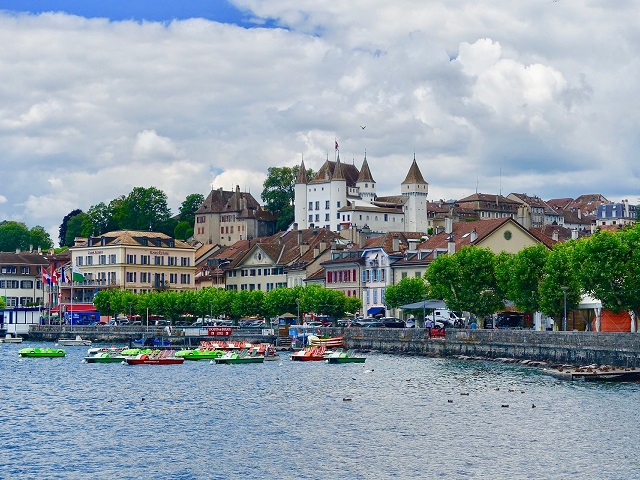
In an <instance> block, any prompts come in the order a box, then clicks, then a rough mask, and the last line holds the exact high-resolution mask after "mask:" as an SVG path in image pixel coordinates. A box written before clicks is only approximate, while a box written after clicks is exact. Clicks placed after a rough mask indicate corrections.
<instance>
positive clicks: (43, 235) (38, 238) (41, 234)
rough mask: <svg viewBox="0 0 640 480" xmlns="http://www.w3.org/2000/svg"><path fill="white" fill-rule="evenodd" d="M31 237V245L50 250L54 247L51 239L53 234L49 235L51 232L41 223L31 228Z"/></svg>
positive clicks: (35, 247)
mask: <svg viewBox="0 0 640 480" xmlns="http://www.w3.org/2000/svg"><path fill="white" fill-rule="evenodd" d="M29 237H30V239H29V247H33V248H34V249H42V250H49V249H50V248H52V247H53V240H51V235H49V232H47V231H46V230H45V229H44V227H41V226H40V225H36V226H35V227H33V228H32V229H31V230H29Z"/></svg>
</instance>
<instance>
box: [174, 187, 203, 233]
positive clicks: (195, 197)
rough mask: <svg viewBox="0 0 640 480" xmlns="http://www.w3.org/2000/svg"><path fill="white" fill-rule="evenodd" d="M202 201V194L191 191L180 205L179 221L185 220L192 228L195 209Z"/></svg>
mask: <svg viewBox="0 0 640 480" xmlns="http://www.w3.org/2000/svg"><path fill="white" fill-rule="evenodd" d="M203 203H204V195H202V194H200V193H192V194H190V195H187V198H185V199H184V201H183V202H182V204H181V205H180V210H179V212H178V220H179V221H181V222H187V223H188V224H189V226H190V227H191V228H193V227H194V224H195V215H196V211H197V210H198V209H199V208H200V206H201V205H202V204H203Z"/></svg>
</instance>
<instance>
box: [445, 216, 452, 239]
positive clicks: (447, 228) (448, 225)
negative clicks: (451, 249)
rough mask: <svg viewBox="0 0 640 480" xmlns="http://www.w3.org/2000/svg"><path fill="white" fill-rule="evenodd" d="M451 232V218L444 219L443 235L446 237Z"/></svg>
mask: <svg viewBox="0 0 640 480" xmlns="http://www.w3.org/2000/svg"><path fill="white" fill-rule="evenodd" d="M451 232H453V220H452V219H451V217H445V219H444V233H446V234H447V235H448V234H450V233H451Z"/></svg>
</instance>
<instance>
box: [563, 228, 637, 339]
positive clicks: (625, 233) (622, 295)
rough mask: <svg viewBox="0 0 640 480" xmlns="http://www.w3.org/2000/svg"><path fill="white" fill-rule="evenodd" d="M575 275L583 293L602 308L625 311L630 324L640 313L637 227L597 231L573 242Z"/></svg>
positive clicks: (633, 328)
mask: <svg viewBox="0 0 640 480" xmlns="http://www.w3.org/2000/svg"><path fill="white" fill-rule="evenodd" d="M574 255H575V257H574V262H573V265H574V267H575V272H576V275H577V277H578V281H579V282H580V285H581V287H582V289H583V290H584V292H585V293H589V294H590V295H592V296H593V297H595V298H597V299H598V300H600V301H601V302H602V306H603V308H605V309H607V310H611V311H613V312H616V313H619V312H621V311H628V312H629V313H630V314H631V318H632V321H633V323H634V324H633V325H632V331H635V320H636V319H637V318H638V314H639V313H640V276H639V275H638V272H640V225H636V226H634V227H632V228H627V229H624V230H622V231H617V232H609V231H600V230H598V231H596V232H595V233H594V234H593V235H591V236H590V237H589V238H586V239H582V240H580V241H579V242H576V248H575V251H574Z"/></svg>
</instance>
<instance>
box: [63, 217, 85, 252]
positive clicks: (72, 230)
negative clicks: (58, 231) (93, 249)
mask: <svg viewBox="0 0 640 480" xmlns="http://www.w3.org/2000/svg"><path fill="white" fill-rule="evenodd" d="M89 221H90V217H89V215H88V214H86V213H83V212H80V213H79V214H77V215H74V216H73V217H71V218H70V219H69V221H68V222H67V228H66V232H65V239H64V245H65V246H67V247H73V245H74V243H75V239H76V237H88V236H89V235H90V234H91V231H88V232H87V231H86V229H85V225H87V224H88V222H89Z"/></svg>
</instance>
